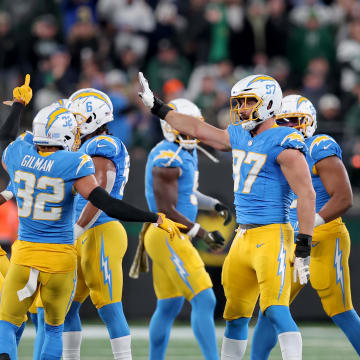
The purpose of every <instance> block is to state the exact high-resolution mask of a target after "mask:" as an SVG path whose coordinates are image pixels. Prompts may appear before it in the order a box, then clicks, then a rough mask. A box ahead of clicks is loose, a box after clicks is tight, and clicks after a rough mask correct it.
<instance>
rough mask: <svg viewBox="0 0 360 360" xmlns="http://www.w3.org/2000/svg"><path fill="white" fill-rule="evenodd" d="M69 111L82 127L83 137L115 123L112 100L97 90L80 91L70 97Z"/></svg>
mask: <svg viewBox="0 0 360 360" xmlns="http://www.w3.org/2000/svg"><path fill="white" fill-rule="evenodd" d="M69 101H70V105H69V110H70V111H71V112H72V113H73V114H74V115H75V118H76V120H77V121H78V123H79V125H80V134H81V137H84V136H86V135H89V134H91V133H93V132H94V131H95V130H97V129H98V128H99V127H100V126H102V125H104V124H106V123H108V122H110V121H113V120H114V116H113V104H112V102H111V100H110V98H109V97H108V96H107V95H106V94H105V93H103V92H102V91H99V90H96V89H91V88H89V89H80V90H78V91H76V92H74V93H73V94H72V95H71V96H70V97H69Z"/></svg>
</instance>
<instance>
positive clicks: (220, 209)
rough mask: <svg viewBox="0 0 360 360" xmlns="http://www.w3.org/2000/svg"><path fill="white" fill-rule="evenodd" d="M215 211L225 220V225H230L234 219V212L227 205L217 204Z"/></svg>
mask: <svg viewBox="0 0 360 360" xmlns="http://www.w3.org/2000/svg"><path fill="white" fill-rule="evenodd" d="M215 211H216V212H217V213H218V214H219V215H220V216H222V217H223V218H224V225H227V224H229V223H230V221H231V219H232V212H231V210H230V208H228V207H227V206H226V205H224V204H222V203H217V204H216V205H215Z"/></svg>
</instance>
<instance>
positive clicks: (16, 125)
mask: <svg viewBox="0 0 360 360" xmlns="http://www.w3.org/2000/svg"><path fill="white" fill-rule="evenodd" d="M24 107H25V106H24V105H23V104H21V103H18V102H14V103H13V105H12V106H11V111H10V114H9V116H8V118H7V119H6V120H5V122H4V123H3V125H2V126H1V128H0V141H4V142H5V141H7V144H8V143H10V142H11V141H14V140H15V139H16V137H17V134H18V132H19V129H20V117H21V112H22V110H23V109H24Z"/></svg>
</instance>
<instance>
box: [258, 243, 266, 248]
mask: <svg viewBox="0 0 360 360" xmlns="http://www.w3.org/2000/svg"><path fill="white" fill-rule="evenodd" d="M264 244H265V243H262V244H256V247H257V248H259V247H261V246H263V245H264Z"/></svg>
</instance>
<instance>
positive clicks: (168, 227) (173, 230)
mask: <svg viewBox="0 0 360 360" xmlns="http://www.w3.org/2000/svg"><path fill="white" fill-rule="evenodd" d="M158 215H159V218H160V221H161V222H159V221H158V223H157V224H158V226H159V228H160V229H163V230H165V231H166V232H167V233H169V235H170V239H173V238H174V237H175V236H178V237H181V233H180V230H179V229H187V226H185V225H183V224H180V223H177V222H175V221H172V220H170V219H168V218H167V217H166V216H165V214H163V213H158Z"/></svg>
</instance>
